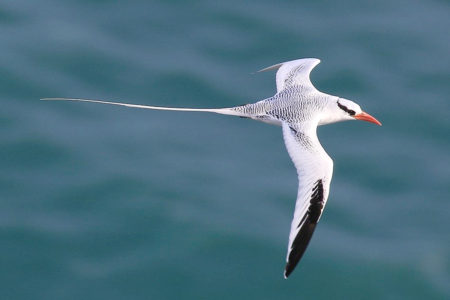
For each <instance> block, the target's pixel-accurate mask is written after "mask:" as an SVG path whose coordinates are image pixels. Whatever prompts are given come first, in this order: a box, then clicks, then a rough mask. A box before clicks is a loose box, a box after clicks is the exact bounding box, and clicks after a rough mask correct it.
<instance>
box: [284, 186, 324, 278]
mask: <svg viewBox="0 0 450 300" xmlns="http://www.w3.org/2000/svg"><path fill="white" fill-rule="evenodd" d="M323 196H324V191H323V183H322V180H321V179H319V180H317V182H316V184H315V185H314V188H313V189H312V195H311V200H310V204H309V208H308V211H307V213H306V214H305V216H304V217H303V218H302V220H301V221H300V224H299V227H301V228H300V231H299V232H298V233H297V236H296V237H295V239H294V242H293V243H292V246H291V251H290V253H289V257H288V262H287V264H286V268H285V271H284V278H288V277H289V275H290V274H291V273H292V271H294V269H295V267H296V266H297V264H298V262H299V261H300V259H301V258H302V256H303V254H304V253H305V251H306V248H307V247H308V244H309V241H310V240H311V237H312V235H313V233H314V229H315V228H316V225H317V222H318V221H319V218H320V215H321V214H322V210H323V207H324V205H325V203H324V200H323Z"/></svg>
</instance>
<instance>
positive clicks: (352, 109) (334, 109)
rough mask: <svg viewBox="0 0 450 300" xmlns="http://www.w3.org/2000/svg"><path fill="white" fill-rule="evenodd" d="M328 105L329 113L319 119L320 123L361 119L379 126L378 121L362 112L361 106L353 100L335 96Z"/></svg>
mask: <svg viewBox="0 0 450 300" xmlns="http://www.w3.org/2000/svg"><path fill="white" fill-rule="evenodd" d="M330 106H331V107H329V114H327V115H328V116H327V117H326V118H324V119H323V120H322V121H321V124H327V123H334V122H339V121H347V120H362V121H367V122H371V123H374V124H377V125H380V126H381V123H380V121H378V120H377V119H375V118H374V117H372V116H371V115H369V114H368V113H366V112H364V111H363V110H362V109H361V107H360V106H359V105H358V104H356V103H355V102H353V101H350V100H347V99H344V98H337V100H335V101H332V102H331V103H330Z"/></svg>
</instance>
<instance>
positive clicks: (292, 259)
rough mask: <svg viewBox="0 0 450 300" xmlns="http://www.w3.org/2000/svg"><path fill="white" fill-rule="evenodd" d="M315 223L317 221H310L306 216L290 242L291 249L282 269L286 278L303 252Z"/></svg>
mask: <svg viewBox="0 0 450 300" xmlns="http://www.w3.org/2000/svg"><path fill="white" fill-rule="evenodd" d="M316 224H317V223H311V221H310V220H309V219H308V218H307V219H306V220H305V223H304V224H303V226H302V228H301V229H300V231H299V233H298V234H297V236H296V238H295V240H294V242H293V243H292V250H291V253H290V254H289V258H288V262H287V264H286V268H285V271H284V277H285V278H288V277H289V275H291V273H292V271H294V269H295V267H296V266H297V264H298V262H299V261H300V259H301V258H302V256H303V254H304V253H305V251H306V248H307V247H308V244H309V241H310V240H311V237H312V235H313V233H314V229H315V228H316Z"/></svg>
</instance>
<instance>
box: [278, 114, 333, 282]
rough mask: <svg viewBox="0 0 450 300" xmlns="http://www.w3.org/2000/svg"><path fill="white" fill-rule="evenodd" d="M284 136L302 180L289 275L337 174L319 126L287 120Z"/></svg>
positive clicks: (296, 209)
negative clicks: (318, 133) (298, 124)
mask: <svg viewBox="0 0 450 300" xmlns="http://www.w3.org/2000/svg"><path fill="white" fill-rule="evenodd" d="M283 137H284V141H285V144H286V148H287V150H288V153H289V156H290V157H291V159H292V161H293V162H294V165H295V167H296V169H297V174H298V180H299V186H298V193H297V201H296V204H295V213H294V219H293V220H292V224H291V232H290V234H289V246H288V253H287V259H286V261H287V264H286V268H285V271H284V276H285V278H287V277H288V276H289V274H290V273H291V272H292V271H293V270H294V268H295V266H296V265H297V263H298V262H299V261H300V259H301V258H302V256H303V253H304V252H305V250H306V247H307V246H308V243H309V241H310V239H311V237H312V235H313V232H314V229H315V228H316V225H317V222H319V219H320V216H321V215H322V211H323V209H324V207H325V204H326V202H327V198H328V193H329V189H330V182H331V177H332V175H333V161H332V160H331V158H330V157H329V156H328V155H327V153H326V152H325V150H324V149H323V148H322V146H321V145H320V142H319V140H318V138H317V135H316V126H309V127H308V126H296V125H292V124H288V123H283Z"/></svg>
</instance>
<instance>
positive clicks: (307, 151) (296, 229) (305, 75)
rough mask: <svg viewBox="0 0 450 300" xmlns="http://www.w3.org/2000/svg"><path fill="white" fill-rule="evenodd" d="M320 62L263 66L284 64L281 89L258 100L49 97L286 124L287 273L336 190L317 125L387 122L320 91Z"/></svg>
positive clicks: (279, 78) (309, 60)
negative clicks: (155, 102)
mask: <svg viewBox="0 0 450 300" xmlns="http://www.w3.org/2000/svg"><path fill="white" fill-rule="evenodd" d="M319 62H320V60H319V59H315V58H305V59H298V60H293V61H288V62H284V63H280V64H277V65H273V66H271V67H268V68H265V69H262V70H261V71H268V70H276V69H278V71H277V74H276V84H277V93H276V94H275V95H274V96H272V97H270V98H267V99H264V100H261V101H258V102H256V103H251V104H246V105H241V106H236V107H230V108H216V109H197V108H172V107H159V106H148V105H136V104H127V103H117V102H109V101H100V100H88V99H74V98H44V99H43V100H69V101H83V102H95V103H104V104H114V105H122V106H127V107H135V108H145V109H155V110H175V111H198V112H213V113H218V114H223V115H232V116H239V117H244V118H250V119H254V120H258V121H262V122H266V123H270V124H275V125H280V126H281V127H282V129H283V137H284V142H285V144H286V148H287V150H288V152H289V155H290V157H291V159H292V161H293V162H294V165H295V167H296V169H297V173H298V180H299V186H298V192H297V201H296V204H295V212H294V219H293V220H292V224H291V231H290V234H289V245H288V252H287V259H286V261H287V263H286V267H285V271H284V276H285V278H287V277H288V276H289V275H290V274H291V272H292V271H293V270H294V268H295V266H296V265H297V263H298V262H299V261H300V259H301V258H302V256H303V253H304V252H305V250H306V247H307V246H308V243H309V241H310V239H311V237H312V235H313V232H314V229H315V227H316V225H317V222H319V220H320V216H321V215H322V211H323V209H324V207H325V204H326V202H327V199H328V194H329V192H330V182H331V177H332V174H333V160H332V159H331V158H330V157H329V156H328V154H327V153H326V152H325V150H324V149H323V148H322V146H321V144H320V142H319V139H318V138H317V134H316V128H317V126H318V125H325V124H330V123H334V122H340V121H347V120H355V119H356V120H363V121H368V122H372V123H375V124H377V125H381V123H380V122H379V121H378V120H377V119H375V118H374V117H372V116H371V115H369V114H368V113H366V112H364V111H362V110H361V108H360V107H359V105H358V104H356V103H354V102H352V101H350V100H347V99H344V98H340V97H337V96H332V95H327V94H325V93H322V92H319V91H318V90H317V89H316V88H315V87H314V86H313V84H312V83H311V81H310V78H309V75H310V73H311V70H312V69H313V68H314V67H315V66H316V65H317V64H319ZM261 71H260V72H261Z"/></svg>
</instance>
